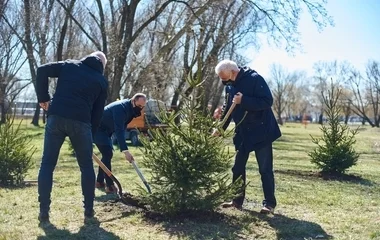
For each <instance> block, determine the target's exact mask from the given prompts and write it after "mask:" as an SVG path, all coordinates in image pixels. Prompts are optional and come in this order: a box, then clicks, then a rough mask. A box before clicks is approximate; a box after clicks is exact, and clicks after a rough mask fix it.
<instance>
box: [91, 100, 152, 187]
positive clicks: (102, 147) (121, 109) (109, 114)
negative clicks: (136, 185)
mask: <svg viewBox="0 0 380 240" xmlns="http://www.w3.org/2000/svg"><path fill="white" fill-rule="evenodd" d="M145 104H146V96H145V95H144V94H142V93H137V94H135V95H134V96H133V97H132V98H131V99H123V100H119V101H115V102H113V103H110V104H108V105H107V106H106V107H105V108H104V112H103V118H102V121H101V123H100V126H99V130H98V131H97V133H96V134H95V137H94V143H95V144H96V146H97V147H98V149H99V151H100V153H101V154H102V162H103V163H104V165H106V167H107V168H108V169H109V170H111V159H112V157H113V147H112V139H111V136H112V134H115V135H116V138H117V142H118V143H119V147H120V152H123V153H124V155H125V158H126V159H127V161H129V162H132V161H134V158H133V156H132V154H131V153H130V152H129V151H128V146H127V144H126V142H125V130H126V126H127V125H128V123H130V122H131V121H132V119H133V118H136V117H138V116H140V115H141V110H142V109H143V108H144V107H145ZM104 179H105V180H106V183H107V186H105V184H104ZM95 186H96V187H97V188H104V187H106V192H107V193H115V192H116V191H117V188H116V187H115V185H114V184H113V181H112V179H111V178H110V177H108V176H107V175H106V174H105V173H104V171H103V170H102V169H101V168H100V167H99V171H98V176H97V178H96V185H95Z"/></svg>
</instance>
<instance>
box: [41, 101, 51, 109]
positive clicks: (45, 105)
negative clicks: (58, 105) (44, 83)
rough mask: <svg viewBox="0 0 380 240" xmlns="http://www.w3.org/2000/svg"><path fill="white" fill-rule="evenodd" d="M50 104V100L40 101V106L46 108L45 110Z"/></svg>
mask: <svg viewBox="0 0 380 240" xmlns="http://www.w3.org/2000/svg"><path fill="white" fill-rule="evenodd" d="M49 105H50V101H48V102H42V103H40V107H41V108H42V109H43V110H45V111H47V110H48V109H49Z"/></svg>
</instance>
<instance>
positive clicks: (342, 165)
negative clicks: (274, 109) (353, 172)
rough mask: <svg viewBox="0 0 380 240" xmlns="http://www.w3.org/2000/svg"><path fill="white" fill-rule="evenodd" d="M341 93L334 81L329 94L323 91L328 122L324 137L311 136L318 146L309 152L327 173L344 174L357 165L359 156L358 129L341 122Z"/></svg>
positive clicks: (312, 160) (313, 160)
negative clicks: (356, 146)
mask: <svg viewBox="0 0 380 240" xmlns="http://www.w3.org/2000/svg"><path fill="white" fill-rule="evenodd" d="M341 95H342V90H341V89H339V88H338V87H337V86H335V85H334V84H333V82H331V87H330V90H328V93H327V96H326V95H325V94H324V93H322V97H323V101H324V104H325V107H326V110H325V113H326V116H327V118H328V124H327V125H325V124H323V125H322V126H321V130H322V137H319V138H314V137H313V136H311V137H312V142H313V143H315V144H317V147H316V148H315V149H314V150H313V151H312V152H310V153H309V156H310V157H311V162H312V163H314V164H316V165H317V167H318V168H319V169H321V171H322V172H323V173H327V174H342V173H344V172H345V171H346V170H347V169H348V168H350V167H351V166H353V165H356V163H357V161H358V158H359V154H358V153H357V152H356V151H355V149H354V144H355V142H356V140H355V136H356V134H357V133H358V129H354V130H351V129H350V127H349V126H347V125H345V124H342V123H340V113H341V107H340V106H341V105H340V104H339V101H340V98H341Z"/></svg>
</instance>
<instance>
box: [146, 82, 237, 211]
mask: <svg viewBox="0 0 380 240" xmlns="http://www.w3.org/2000/svg"><path fill="white" fill-rule="evenodd" d="M198 79H200V78H199V76H198ZM188 83H189V85H190V87H194V89H195V90H196V89H197V88H198V87H199V85H200V83H199V81H197V80H191V79H190V78H189V80H188ZM183 101H184V105H183V107H182V109H180V110H179V111H178V112H177V113H172V114H167V113H166V112H165V111H163V112H162V113H160V114H159V116H158V117H159V119H160V121H161V122H162V123H164V124H167V125H168V127H167V128H166V129H162V128H161V129H151V130H150V131H151V136H152V138H153V141H150V140H149V139H146V138H142V139H141V141H142V144H143V151H144V155H143V156H144V157H143V162H142V164H143V166H144V167H146V168H148V169H149V170H150V172H151V180H150V184H151V187H152V191H153V193H152V194H150V195H149V194H143V195H142V201H143V202H145V203H146V204H148V205H149V206H151V208H152V210H154V211H157V212H161V213H166V214H169V215H173V214H179V213H188V212H191V211H212V210H214V209H215V208H216V207H217V206H218V205H219V204H220V203H222V202H223V201H225V200H226V199H231V198H232V197H234V196H235V193H236V192H237V191H238V189H237V186H240V185H238V184H241V183H240V182H237V183H235V184H233V183H232V181H231V179H230V177H229V175H230V172H229V169H230V166H231V158H232V156H233V153H231V152H229V150H228V148H226V147H225V143H224V138H223V137H213V136H211V130H212V129H213V128H218V127H219V125H218V123H215V122H213V120H212V119H211V118H210V117H208V116H205V115H204V113H202V111H201V110H199V106H198V104H197V102H199V101H197V99H196V98H195V97H193V96H190V97H186V96H183ZM178 116H180V117H181V124H180V125H178V124H176V122H175V119H176V118H177V117H178ZM227 135H228V134H225V135H224V136H227Z"/></svg>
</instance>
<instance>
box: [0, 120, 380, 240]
mask: <svg viewBox="0 0 380 240" xmlns="http://www.w3.org/2000/svg"><path fill="white" fill-rule="evenodd" d="M23 127H24V128H25V130H26V131H28V132H30V133H31V134H35V138H34V140H33V144H35V146H36V147H37V148H38V151H37V152H36V154H35V155H34V160H35V162H36V164H35V167H34V168H33V169H31V170H30V172H29V174H28V176H27V180H36V179H37V174H38V169H39V165H40V158H41V150H42V144H43V128H34V127H32V126H30V125H28V124H26V123H23ZM281 130H282V132H283V137H282V138H281V139H280V140H279V141H277V142H276V143H275V144H274V159H275V160H274V166H275V170H276V172H275V178H276V196H277V199H278V208H277V209H276V214H275V215H274V216H268V217H265V216H261V215H260V214H258V211H259V210H260V202H261V200H262V189H261V182H260V176H259V173H258V169H257V164H256V160H255V156H254V154H253V153H252V154H251V157H250V160H249V162H248V165H247V169H248V175H247V177H248V181H250V184H249V187H248V192H247V199H248V201H247V203H246V205H245V210H244V211H242V212H240V211H236V210H219V211H218V212H217V213H216V214H215V215H211V216H199V217H197V218H195V219H177V220H175V219H159V218H152V217H147V216H146V215H144V213H142V212H141V211H139V210H137V209H134V208H131V207H128V206H126V205H123V204H121V203H113V202H112V199H113V196H106V195H105V193H104V192H102V191H99V190H96V201H95V210H96V217H97V220H94V221H92V222H91V223H86V224H85V223H84V219H83V208H82V195H81V188H80V172H79V168H78V166H77V163H76V160H75V158H73V157H72V156H71V155H70V153H69V151H68V144H67V143H65V144H64V146H63V147H62V151H61V154H60V156H59V161H58V165H57V167H56V170H55V172H54V187H53V192H52V201H53V202H52V206H51V224H44V225H41V226H39V225H38V220H37V215H38V201H37V186H36V184H35V183H31V184H29V185H28V186H25V187H22V188H6V189H4V188H2V189H0V240H3V239H12V240H13V239H157V240H160V239H317V238H318V239H326V238H327V237H329V236H330V237H332V238H334V239H380V231H379V229H380V158H379V153H380V138H379V134H380V129H373V128H369V127H366V128H362V129H361V130H360V133H359V135H358V137H357V140H358V141H357V145H356V149H357V151H358V152H360V153H361V157H360V160H359V163H358V165H357V166H354V167H352V168H351V169H350V170H349V172H348V173H349V174H354V175H356V176H360V177H361V178H362V179H359V180H354V181H338V180H323V179H321V178H319V177H317V176H316V175H315V174H314V173H315V172H316V171H317V169H316V168H315V167H314V166H313V165H312V164H311V163H310V159H309V157H308V155H307V153H308V152H309V151H311V150H312V148H313V147H314V146H313V144H312V143H311V139H310V134H312V135H313V136H317V135H319V134H320V131H319V128H318V125H313V124H309V125H308V126H307V128H306V129H305V128H304V127H303V126H302V125H301V124H286V125H285V126H283V127H281ZM228 144H229V146H231V147H232V145H230V144H231V141H229V142H228ZM231 149H232V148H231ZM132 152H133V154H134V155H135V158H136V160H137V161H139V160H140V159H141V157H142V153H141V152H140V150H138V149H136V148H132ZM95 153H96V154H99V153H98V152H97V151H95ZM94 167H95V168H96V169H97V166H96V165H95V164H94ZM113 169H114V173H115V175H116V176H117V177H118V179H119V180H120V182H121V183H122V185H123V188H124V191H131V192H135V189H136V186H137V185H140V184H141V183H140V180H139V178H138V176H137V174H136V173H135V171H134V170H133V168H132V166H131V165H130V164H127V163H126V161H125V160H124V159H123V157H122V154H120V153H119V152H118V151H115V154H114V159H113ZM142 170H143V171H144V172H146V170H145V169H142ZM146 175H147V174H146Z"/></svg>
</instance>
